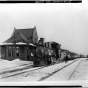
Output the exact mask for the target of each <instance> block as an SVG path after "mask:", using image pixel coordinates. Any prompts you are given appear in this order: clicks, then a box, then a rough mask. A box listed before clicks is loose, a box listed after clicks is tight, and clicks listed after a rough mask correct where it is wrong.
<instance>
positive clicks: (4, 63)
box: [0, 59, 33, 72]
mask: <svg viewBox="0 0 88 88" xmlns="http://www.w3.org/2000/svg"><path fill="white" fill-rule="evenodd" d="M26 64H29V65H32V64H33V62H32V61H22V60H20V59H15V60H13V61H8V60H3V59H0V72H1V71H2V70H5V69H7V68H12V67H16V66H22V65H26Z"/></svg>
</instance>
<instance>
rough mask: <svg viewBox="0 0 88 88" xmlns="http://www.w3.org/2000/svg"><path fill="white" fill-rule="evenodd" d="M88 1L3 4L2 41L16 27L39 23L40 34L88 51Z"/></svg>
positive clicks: (72, 48) (0, 18) (66, 46)
mask: <svg viewBox="0 0 88 88" xmlns="http://www.w3.org/2000/svg"><path fill="white" fill-rule="evenodd" d="M87 5H88V3H75V4H74V3H70V4H69V3H63V4H61V3H60V4H59V3H55V4H54V3H47V4H43V3H41V4H40V3H39V4H38V3H37V4H30V3H28V4H27V3H25V4H21V3H20V4H16V3H15V4H0V44H2V42H4V41H5V40H6V39H8V38H9V37H10V36H11V35H12V33H13V30H14V27H15V28H16V29H21V28H22V29H24V28H33V27H34V26H36V29H37V33H38V37H39V38H40V37H44V38H45V41H55V42H58V43H59V44H61V48H63V49H67V50H70V51H73V52H76V53H78V54H80V53H81V54H84V55H86V54H88V6H87Z"/></svg>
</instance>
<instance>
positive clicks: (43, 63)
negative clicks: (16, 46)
mask: <svg viewBox="0 0 88 88" xmlns="http://www.w3.org/2000/svg"><path fill="white" fill-rule="evenodd" d="M46 65H47V64H46V61H44V60H41V61H40V63H39V66H46Z"/></svg>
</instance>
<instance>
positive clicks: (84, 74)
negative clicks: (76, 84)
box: [70, 58, 88, 80]
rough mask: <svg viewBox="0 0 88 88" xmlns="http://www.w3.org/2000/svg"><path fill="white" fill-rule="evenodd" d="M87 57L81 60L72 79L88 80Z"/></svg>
mask: <svg viewBox="0 0 88 88" xmlns="http://www.w3.org/2000/svg"><path fill="white" fill-rule="evenodd" d="M86 59H87V60H86ZM86 59H84V60H82V61H81V63H80V64H79V66H78V67H77V69H76V70H75V72H74V74H73V75H72V77H71V78H70V80H88V58H86Z"/></svg>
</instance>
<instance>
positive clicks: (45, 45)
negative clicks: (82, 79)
mask: <svg viewBox="0 0 88 88" xmlns="http://www.w3.org/2000/svg"><path fill="white" fill-rule="evenodd" d="M36 46H37V47H36V49H35V54H34V60H33V63H34V66H48V65H53V64H55V63H59V62H62V61H65V60H67V61H68V60H73V59H76V58H78V57H79V56H77V54H74V53H71V52H70V51H68V50H64V49H61V45H60V44H58V43H56V42H44V39H43V38H41V39H40V40H39V42H38V44H37V45H36ZM66 57H68V59H66Z"/></svg>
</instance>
